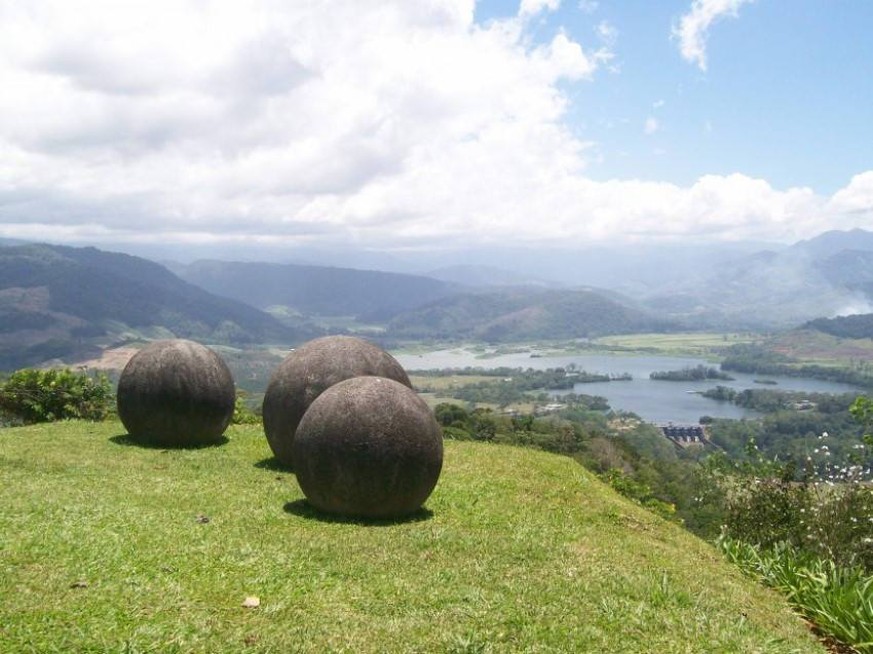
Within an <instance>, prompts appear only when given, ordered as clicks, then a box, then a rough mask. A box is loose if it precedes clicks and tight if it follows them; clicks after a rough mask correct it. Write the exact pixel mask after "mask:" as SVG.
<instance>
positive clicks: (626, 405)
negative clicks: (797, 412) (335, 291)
mask: <svg viewBox="0 0 873 654" xmlns="http://www.w3.org/2000/svg"><path fill="white" fill-rule="evenodd" d="M394 356H395V358H396V359H397V360H398V361H399V362H400V364H401V365H402V366H403V367H404V368H406V369H407V370H431V369H434V368H466V367H468V366H470V367H474V368H499V367H503V366H507V367H510V368H534V369H536V370H543V369H546V368H561V367H565V366H567V365H568V364H570V363H574V364H576V366H577V367H579V368H581V369H582V370H585V371H586V372H591V373H603V374H607V375H610V374H611V375H618V374H622V373H629V374H630V375H632V376H633V379H632V380H631V381H613V382H597V383H592V384H576V387H575V388H574V389H573V390H574V392H575V393H580V394H583V393H584V394H585V395H600V396H602V397H605V398H606V399H607V400H608V401H609V405H610V406H611V407H612V408H613V409H615V410H621V411H632V412H633V413H636V414H637V415H639V416H640V417H641V418H643V419H645V420H647V421H650V422H654V423H668V422H673V423H677V424H696V423H697V421H698V420H699V419H700V417H701V416H712V417H714V418H734V419H739V418H751V417H755V416H756V415H758V414H757V413H756V412H754V411H750V410H748V409H744V408H742V407H738V406H736V405H733V404H730V403H728V402H718V401H716V400H710V399H708V398H705V397H703V396H702V395H700V394H699V393H700V392H702V391H705V390H707V389H709V388H715V387H716V386H719V385H721V386H729V387H731V388H735V389H737V390H744V389H747V388H770V389H774V390H783V391H803V392H808V393H855V394H861V393H862V391H861V390H859V389H858V388H856V387H855V386H851V385H849V384H838V383H835V382H827V381H821V380H818V379H806V378H802V377H780V376H773V375H766V376H762V375H749V374H743V373H737V372H733V371H731V372H730V373H729V374H730V375H731V376H732V377H735V378H736V379H735V380H734V381H723V380H709V381H700V382H672V381H654V380H651V379H649V374H650V373H652V372H656V371H660V370H680V369H682V368H687V367H695V366H698V365H704V366H713V365H714V364H712V363H711V362H708V361H706V360H705V359H697V358H693V357H672V356H652V355H625V354H561V355H558V356H546V355H542V356H539V355H538V356H535V357H532V356H531V355H530V353H529V352H521V353H514V354H503V355H499V356H489V357H488V358H477V353H476V352H472V351H470V350H464V349H451V350H437V351H433V352H427V353H423V354H396V355H394ZM761 378H764V379H768V380H773V381H775V382H777V384H776V385H761V384H756V383H755V381H754V380H755V379H761ZM689 391H691V392H689ZM695 391H696V392H695Z"/></svg>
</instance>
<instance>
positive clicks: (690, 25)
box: [673, 0, 754, 71]
mask: <svg viewBox="0 0 873 654" xmlns="http://www.w3.org/2000/svg"><path fill="white" fill-rule="evenodd" d="M750 2H754V0H694V2H693V3H692V4H691V9H690V10H689V11H688V13H686V14H685V15H683V16H682V17H681V18H680V19H679V22H678V24H677V25H675V26H674V27H673V36H674V38H676V39H677V40H678V41H679V51H680V52H681V53H682V57H683V58H684V59H685V60H686V61H688V62H689V63H693V64H697V66H698V67H699V68H700V70H704V71H705V70H706V38H707V36H708V34H709V28H710V26H711V25H712V24H713V23H714V22H716V21H717V20H719V19H721V18H724V17H734V18H735V17H736V16H737V15H738V13H739V9H740V7H741V6H743V5H744V4H748V3H750Z"/></svg>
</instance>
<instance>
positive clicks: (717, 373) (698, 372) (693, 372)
mask: <svg viewBox="0 0 873 654" xmlns="http://www.w3.org/2000/svg"><path fill="white" fill-rule="evenodd" d="M649 378H650V379H655V380H658V381H705V380H707V379H722V380H727V381H730V380H732V379H733V377H731V376H730V375H728V374H727V373H724V372H722V371H721V370H719V369H718V368H713V367H707V366H704V365H702V364H701V365H699V366H693V367H692V366H688V367H685V368H682V369H681V370H665V371H655V372H652V373H650V374H649Z"/></svg>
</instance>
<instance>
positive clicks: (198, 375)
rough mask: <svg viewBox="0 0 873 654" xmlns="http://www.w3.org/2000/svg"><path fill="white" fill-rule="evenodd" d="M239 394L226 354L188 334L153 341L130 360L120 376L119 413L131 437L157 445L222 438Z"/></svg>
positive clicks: (204, 441) (196, 442) (181, 443)
mask: <svg viewBox="0 0 873 654" xmlns="http://www.w3.org/2000/svg"><path fill="white" fill-rule="evenodd" d="M235 399H236V392H235V390H234V384H233V377H232V376H231V374H230V370H229V369H228V367H227V364H225V363H224V361H223V360H222V358H221V357H220V356H218V355H217V354H216V353H215V352H213V351H212V350H210V349H209V348H208V347H205V346H203V345H200V344H199V343H194V342H193V341H187V340H183V339H173V340H166V341H155V342H153V343H151V344H149V345H147V346H146V347H144V348H143V349H142V350H140V351H139V352H137V353H136V354H135V355H134V356H133V358H131V360H130V361H128V362H127V365H126V366H125V367H124V370H123V371H122V373H121V378H120V379H119V381H118V417H119V418H121V422H122V423H123V424H124V427H125V428H126V429H127V432H128V433H129V434H130V435H131V437H133V438H134V439H135V440H138V441H141V442H145V443H152V444H155V445H163V446H168V447H190V446H197V445H206V444H209V443H215V442H218V441H219V440H220V439H221V436H222V434H223V433H224V430H225V429H227V425H228V424H230V420H231V418H232V417H233V408H234V401H235Z"/></svg>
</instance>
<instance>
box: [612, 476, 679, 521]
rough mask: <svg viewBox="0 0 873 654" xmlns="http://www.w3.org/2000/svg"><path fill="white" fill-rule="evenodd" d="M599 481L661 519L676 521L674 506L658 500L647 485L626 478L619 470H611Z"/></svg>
mask: <svg viewBox="0 0 873 654" xmlns="http://www.w3.org/2000/svg"><path fill="white" fill-rule="evenodd" d="M601 479H603V480H604V481H605V482H606V483H607V484H609V485H610V486H611V487H612V488H613V490H616V491H618V492H619V493H621V494H622V495H624V496H625V497H627V498H630V499H632V500H634V501H635V502H637V503H638V504H640V505H641V506H644V507H645V508H647V509H649V510H650V511H652V512H653V513H656V514H658V515H659V516H661V517H662V518H664V519H666V520H675V519H676V506H675V505H673V504H671V503H669V502H665V501H664V500H661V499H659V498H658V497H656V496H655V494H654V492H653V491H652V489H651V488H650V487H649V486H648V485H647V484H644V483H642V482H640V481H637V480H635V479H633V478H631V477H629V476H627V475H626V474H625V473H623V472H622V471H621V470H618V469H616V468H612V469H611V470H609V471H608V472H607V473H606V474H605V475H603V476H602V477H601Z"/></svg>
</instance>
